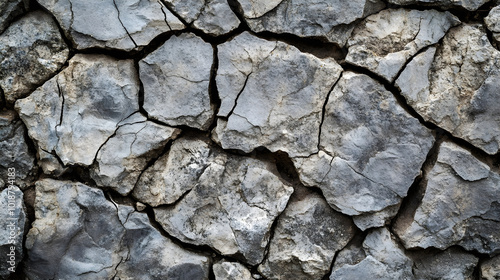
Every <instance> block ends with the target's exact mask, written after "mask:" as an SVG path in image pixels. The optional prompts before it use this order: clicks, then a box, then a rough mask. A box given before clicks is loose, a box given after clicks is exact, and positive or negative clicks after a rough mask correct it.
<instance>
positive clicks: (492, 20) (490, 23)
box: [484, 6, 500, 42]
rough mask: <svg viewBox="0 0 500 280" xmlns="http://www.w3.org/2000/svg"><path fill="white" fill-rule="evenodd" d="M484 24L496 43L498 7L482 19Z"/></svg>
mask: <svg viewBox="0 0 500 280" xmlns="http://www.w3.org/2000/svg"><path fill="white" fill-rule="evenodd" d="M484 23H485V24H486V27H487V28H488V30H490V31H491V32H492V33H493V38H494V39H495V41H496V42H499V41H500V6H496V7H494V8H493V9H491V11H490V13H489V14H488V16H487V17H485V18H484Z"/></svg>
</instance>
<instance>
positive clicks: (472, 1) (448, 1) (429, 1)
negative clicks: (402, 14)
mask: <svg viewBox="0 0 500 280" xmlns="http://www.w3.org/2000/svg"><path fill="white" fill-rule="evenodd" d="M388 2H389V3H392V4H396V5H421V6H431V7H442V8H451V7H461V8H464V9H466V10H469V11H475V10H477V9H478V8H479V7H481V6H482V5H484V4H485V3H487V2H488V0H388Z"/></svg>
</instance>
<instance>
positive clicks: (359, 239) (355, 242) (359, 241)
mask: <svg viewBox="0 0 500 280" xmlns="http://www.w3.org/2000/svg"><path fill="white" fill-rule="evenodd" d="M367 235H368V230H366V231H360V230H359V229H358V228H357V227H356V233H355V234H354V235H353V237H352V238H351V240H349V242H348V243H347V245H345V246H344V248H342V249H340V250H338V251H337V252H335V255H334V256H333V260H332V263H331V264H330V270H329V271H328V273H327V274H325V276H324V277H323V278H322V279H321V280H330V275H331V274H332V272H333V267H334V266H335V263H336V261H337V258H338V256H339V254H340V252H341V251H342V250H344V249H346V248H348V247H350V246H358V247H360V248H362V246H363V242H364V241H365V238H366V236H367ZM359 280H369V279H359Z"/></svg>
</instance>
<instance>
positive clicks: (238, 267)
mask: <svg viewBox="0 0 500 280" xmlns="http://www.w3.org/2000/svg"><path fill="white" fill-rule="evenodd" d="M213 269H214V275H215V280H253V279H254V278H253V277H252V273H251V272H250V270H248V268H246V267H245V266H244V265H242V264H240V263H238V262H227V261H221V262H218V263H215V264H214V266H213Z"/></svg>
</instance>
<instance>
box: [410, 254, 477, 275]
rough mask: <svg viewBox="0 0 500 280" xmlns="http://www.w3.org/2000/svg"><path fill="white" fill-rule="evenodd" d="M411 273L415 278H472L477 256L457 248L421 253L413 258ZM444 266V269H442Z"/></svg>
mask: <svg viewBox="0 0 500 280" xmlns="http://www.w3.org/2000/svg"><path fill="white" fill-rule="evenodd" d="M413 259H414V261H415V265H414V266H413V274H414V275H415V279H416V280H427V279H443V280H454V279H463V280H473V279H476V278H475V277H474V275H473V273H474V267H476V265H477V263H478V258H477V257H475V256H474V255H472V254H468V253H466V252H464V251H463V250H460V249H458V248H450V249H447V250H445V251H443V252H438V253H435V252H433V253H430V252H429V253H422V254H420V255H418V256H415V257H414V258H413ZM444 267H446V269H443V268H444Z"/></svg>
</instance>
